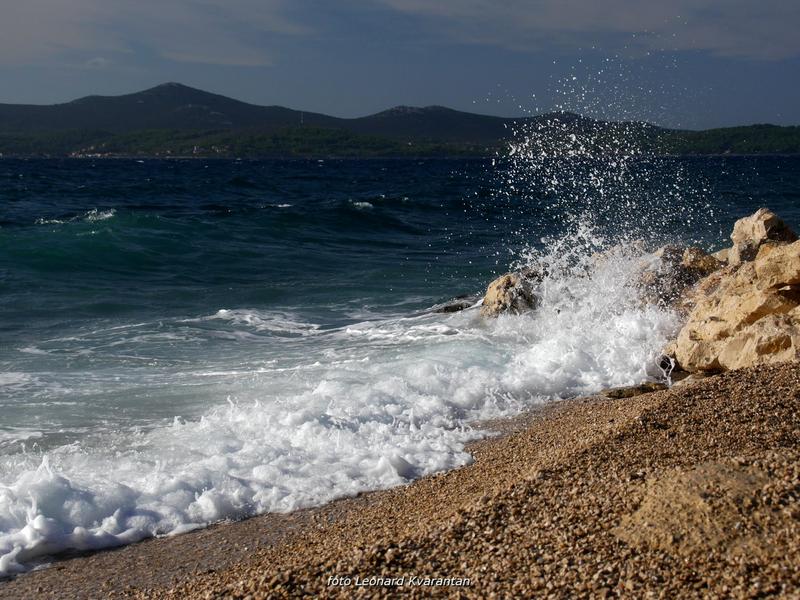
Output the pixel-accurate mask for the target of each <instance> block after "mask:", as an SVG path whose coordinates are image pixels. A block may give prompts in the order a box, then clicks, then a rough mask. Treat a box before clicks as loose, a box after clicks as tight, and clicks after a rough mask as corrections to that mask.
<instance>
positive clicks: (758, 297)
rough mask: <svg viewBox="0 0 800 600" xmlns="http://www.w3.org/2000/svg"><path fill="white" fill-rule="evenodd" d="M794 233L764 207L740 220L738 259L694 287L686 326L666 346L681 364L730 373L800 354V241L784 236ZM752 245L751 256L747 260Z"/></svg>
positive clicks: (736, 238)
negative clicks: (754, 251) (674, 339)
mask: <svg viewBox="0 0 800 600" xmlns="http://www.w3.org/2000/svg"><path fill="white" fill-rule="evenodd" d="M742 223H744V225H742ZM769 236H773V238H774V237H781V238H783V239H784V240H785V241H779V240H776V239H773V238H770V237H769ZM793 236H794V234H793V233H792V232H791V230H789V229H788V227H786V226H785V224H783V221H781V220H780V219H778V217H777V216H775V215H774V213H771V212H770V211H767V210H766V209H761V210H759V211H758V212H757V213H756V214H755V215H753V216H752V217H748V218H747V219H740V220H739V221H737V226H736V228H735V229H734V235H732V236H731V237H732V239H733V240H734V243H735V244H738V248H739V250H736V252H738V254H737V256H738V257H739V260H740V262H739V263H738V264H734V265H730V266H728V267H725V268H723V269H720V270H718V271H715V272H713V273H712V274H711V275H709V276H707V277H706V278H705V279H703V280H702V281H700V282H699V283H698V285H697V286H696V287H695V288H694V289H693V291H692V294H691V297H690V298H689V303H690V305H691V306H692V309H691V312H690V313H689V316H688V319H687V321H686V324H685V325H684V326H683V328H682V329H681V331H680V333H679V334H678V337H677V340H676V341H675V342H674V344H672V345H671V347H670V348H669V349H668V350H667V351H666V352H669V353H670V354H671V355H672V356H674V358H675V359H676V360H677V363H678V364H679V365H680V367H681V368H682V369H684V370H686V371H690V372H698V371H701V372H714V371H725V370H729V369H738V368H742V367H747V366H752V365H758V364H765V363H772V362H780V361H785V360H794V359H796V358H798V356H800V241H795V242H793V243H788V241H786V240H788V239H789V238H791V237H793ZM795 237H796V236H795ZM748 240H749V241H748ZM736 248H737V246H734V250H735V249H736ZM753 248H756V253H755V254H754V255H752V260H749V259H748V260H746V261H745V262H741V259H742V257H745V256H751V254H750V253H751V251H752V249H753Z"/></svg>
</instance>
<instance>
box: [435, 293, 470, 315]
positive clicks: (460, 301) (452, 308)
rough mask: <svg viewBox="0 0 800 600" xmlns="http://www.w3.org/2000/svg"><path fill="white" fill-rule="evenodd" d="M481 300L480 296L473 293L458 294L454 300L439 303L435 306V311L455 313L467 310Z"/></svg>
mask: <svg viewBox="0 0 800 600" xmlns="http://www.w3.org/2000/svg"><path fill="white" fill-rule="evenodd" d="M478 300H480V296H476V295H472V294H464V295H461V296H456V297H455V298H453V299H452V300H449V301H447V302H442V303H441V304H437V305H436V306H434V307H433V309H432V310H433V312H435V313H454V312H460V311H462V310H466V309H468V308H470V307H472V306H474V304H475V303H476V302H477V301H478Z"/></svg>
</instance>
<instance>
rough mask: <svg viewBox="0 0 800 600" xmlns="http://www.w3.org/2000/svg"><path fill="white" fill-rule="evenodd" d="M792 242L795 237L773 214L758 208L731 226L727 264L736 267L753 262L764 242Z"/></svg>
mask: <svg viewBox="0 0 800 600" xmlns="http://www.w3.org/2000/svg"><path fill="white" fill-rule="evenodd" d="M770 240H771V241H776V242H794V241H796V240H797V235H795V233H794V231H792V230H791V229H789V226H788V225H786V223H784V222H783V221H782V220H781V219H780V218H779V217H778V215H776V214H775V213H774V212H772V211H771V210H769V209H768V208H759V209H758V210H757V211H756V212H755V213H754V214H752V215H750V216H749V217H744V218H743V219H739V220H738V221H736V223H735V224H734V226H733V233H731V241H732V242H733V247H732V248H731V249H730V252H729V253H728V256H727V259H728V263H729V264H732V265H738V264H741V263H742V262H745V261H749V260H753V259H754V258H755V257H756V254H757V253H758V249H759V247H760V246H761V244H763V243H764V242H767V241H770Z"/></svg>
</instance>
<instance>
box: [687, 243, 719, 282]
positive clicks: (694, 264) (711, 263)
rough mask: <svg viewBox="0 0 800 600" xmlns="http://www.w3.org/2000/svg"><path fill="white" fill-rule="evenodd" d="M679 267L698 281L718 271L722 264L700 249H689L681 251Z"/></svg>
mask: <svg viewBox="0 0 800 600" xmlns="http://www.w3.org/2000/svg"><path fill="white" fill-rule="evenodd" d="M681 266H682V267H683V268H684V269H686V270H688V271H689V272H690V273H691V275H692V276H697V279H698V280H699V279H700V278H702V277H706V276H708V275H710V274H711V273H713V272H714V271H716V270H717V269H719V268H720V267H721V266H722V263H721V262H720V261H719V260H717V258H716V257H714V256H712V255H711V254H706V253H705V252H703V251H702V250H701V249H700V248H696V247H691V248H686V250H684V251H683V256H682V257H681Z"/></svg>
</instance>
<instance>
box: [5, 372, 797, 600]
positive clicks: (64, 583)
mask: <svg viewBox="0 0 800 600" xmlns="http://www.w3.org/2000/svg"><path fill="white" fill-rule="evenodd" d="M799 408H800V365H798V364H797V363H791V364H783V365H777V366H765V367H756V368H751V369H745V370H740V371H732V372H729V373H725V374H722V375H718V376H715V377H711V378H708V379H705V380H702V381H698V382H695V383H692V384H688V385H681V386H675V387H673V388H672V389H670V390H666V391H658V392H654V393H649V394H645V395H641V396H637V397H633V398H618V399H609V398H601V397H593V398H583V399H576V400H570V401H563V402H560V403H558V404H555V405H552V406H551V407H549V408H548V409H546V410H543V411H539V412H536V413H533V414H529V415H525V416H524V417H522V418H520V419H516V420H514V421H511V422H508V423H505V424H504V429H505V433H504V434H503V435H502V436H500V437H497V438H493V439H489V440H485V441H483V442H480V443H478V444H476V445H475V446H473V448H472V451H473V454H474V456H475V458H476V460H475V463H474V464H473V465H471V466H469V467H464V468H462V469H458V470H456V471H451V472H448V473H445V474H440V475H437V476H432V477H427V478H423V479H421V480H418V481H416V482H413V483H411V484H410V485H407V486H404V487H401V488H396V489H393V490H389V491H385V492H376V493H371V494H364V495H362V496H359V497H358V498H354V499H349V500H342V501H339V502H335V503H333V504H331V505H328V506H326V507H322V508H319V509H314V510H308V511H300V512H298V513H294V514H292V515H266V516H264V517H257V518H254V519H250V520H247V521H244V522H241V523H234V524H226V525H219V526H215V527H212V528H209V529H207V530H204V531H201V532H197V533H192V534H187V535H183V536H178V537H175V538H170V539H163V540H153V541H149V542H144V543H141V544H137V545H134V546H129V547H127V548H123V549H121V550H118V551H113V552H105V553H100V554H95V555H92V556H89V557H81V558H74V559H71V560H68V561H62V562H59V563H57V564H56V566H55V567H51V568H49V569H45V570H42V571H38V572H34V573H29V574H26V575H24V576H21V577H18V578H17V579H15V580H13V581H10V582H7V583H4V584H3V583H0V598H28V597H30V598H106V597H134V598H251V599H257V598H272V597H301V596H320V597H343V598H344V597H347V598H351V597H397V596H399V595H401V596H403V597H419V598H427V597H431V596H451V597H470V598H472V597H474V598H492V597H496V598H507V597H536V598H540V597H553V598H581V597H585V598H597V597H626V598H640V597H643V598H648V597H653V598H675V597H680V598H692V597H712V598H716V597H767V596H780V597H787V598H800V444H799V443H798V442H800V411H799V410H798V409H799ZM381 578H382V579H381ZM357 584H367V585H357Z"/></svg>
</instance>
